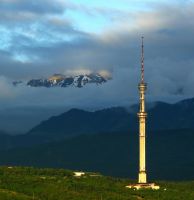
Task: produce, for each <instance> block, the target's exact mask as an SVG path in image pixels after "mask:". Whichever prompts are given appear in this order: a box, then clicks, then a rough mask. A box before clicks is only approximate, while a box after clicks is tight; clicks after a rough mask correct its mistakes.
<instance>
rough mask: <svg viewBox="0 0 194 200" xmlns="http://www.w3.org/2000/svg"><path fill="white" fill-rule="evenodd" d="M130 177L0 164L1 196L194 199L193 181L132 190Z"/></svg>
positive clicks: (21, 199) (4, 199)
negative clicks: (128, 186) (2, 165)
mask: <svg viewBox="0 0 194 200" xmlns="http://www.w3.org/2000/svg"><path fill="white" fill-rule="evenodd" d="M131 182H132V181H130V180H127V179H118V178H111V177H105V176H90V174H89V173H88V174H86V175H85V176H83V177H81V178H76V177H74V176H73V173H72V172H71V171H67V170H62V169H61V170H59V169H58V170H56V169H36V168H29V167H28V168H27V167H22V168H21V167H13V168H8V167H1V168H0V199H1V200H30V199H31V200H142V199H143V200H179V199H180V200H193V199H194V181H193V182H192V181H191V182H158V184H159V185H160V186H161V189H160V190H158V191H152V190H141V191H137V190H132V189H127V188H125V186H126V185H127V184H129V183H131Z"/></svg>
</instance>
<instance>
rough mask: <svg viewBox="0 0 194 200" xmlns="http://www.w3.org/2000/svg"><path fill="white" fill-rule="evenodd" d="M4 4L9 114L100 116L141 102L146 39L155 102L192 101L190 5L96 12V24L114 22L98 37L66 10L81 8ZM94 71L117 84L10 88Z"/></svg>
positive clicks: (1, 54) (4, 94) (3, 70)
mask: <svg viewBox="0 0 194 200" xmlns="http://www.w3.org/2000/svg"><path fill="white" fill-rule="evenodd" d="M1 2H3V4H2V5H3V6H1V7H0V11H1V13H2V15H1V16H0V21H1V25H0V32H1V33H2V34H1V35H2V36H3V37H1V39H0V48H1V50H0V74H1V76H2V77H1V78H0V92H1V94H0V103H1V105H3V106H5V107H7V108H9V107H12V108H13V107H19V108H21V107H24V106H25V107H30V108H32V107H34V106H35V107H44V106H46V107H47V108H51V107H57V106H61V107H62V108H63V109H67V108H72V107H80V108H88V109H97V108H100V107H111V106H117V105H124V106H127V105H129V104H130V103H135V102H137V100H138V90H137V84H138V82H139V73H140V52H141V49H140V48H141V41H140V38H141V36H142V35H144V36H145V78H146V81H147V82H148V93H147V94H148V95H147V98H148V99H149V101H153V100H161V99H162V100H166V101H175V100H178V99H181V98H186V97H188V96H192V94H193V93H194V89H193V87H192V85H193V84H194V83H193V80H194V79H193V76H194V57H193V52H194V40H193V35H194V22H193V20H192V19H193V17H194V13H193V8H194V3H192V2H187V3H185V4H184V3H183V4H176V3H174V4H173V3H171V4H168V3H165V4H161V3H157V4H156V3H154V4H152V6H150V9H147V8H146V9H143V10H141V12H140V11H139V10H138V11H137V10H129V11H126V10H124V11H122V9H121V10H120V9H119V10H118V12H117V10H111V9H112V8H111V9H108V8H107V9H106V8H104V10H100V8H98V10H96V11H95V12H98V13H97V15H96V16H99V15H102V16H104V17H105V18H106V17H108V18H109V19H108V21H109V23H108V24H107V26H106V27H105V29H104V30H103V31H100V33H96V34H95V33H93V32H86V31H85V30H81V29H78V28H77V27H76V25H75V22H74V20H71V18H70V17H69V16H68V12H67V10H68V9H72V10H73V9H74V12H76V9H77V10H79V9H82V10H83V8H80V7H79V6H78V7H76V8H73V7H71V5H70V4H68V3H63V2H62V1H57V2H55V1H41V2H40V3H37V4H36V5H32V2H31V1H25V2H24V1H21V0H20V1H19V0H18V1H12V2H11V1H1ZM55 3H56V4H55ZM8 4H9V5H8ZM11 4H12V5H11ZM53 4H55V6H53ZM5 5H7V7H6V6H5ZM43 5H44V6H43ZM12 7H13V8H12ZM37 7H39V8H37ZM36 8H37V10H36ZM41 9H42V10H41ZM87 9H90V8H89V7H88V8H87ZM93 9H94V8H92V9H91V10H89V11H91V12H93ZM10 12H13V15H11V14H10ZM82 12H86V11H82ZM105 12H106V13H105ZM88 15H89V14H88ZM108 15H109V16H108ZM14 16H15V18H14ZM96 16H95V17H96ZM111 17H113V18H114V19H112V20H110V18H111ZM91 18H92V16H91ZM80 23H81V22H80ZM94 23H95V21H94ZM88 26H90V24H88ZM91 71H95V72H99V73H102V74H105V75H107V76H108V75H110V74H111V75H112V76H113V80H112V81H109V82H108V83H106V84H104V85H101V86H95V85H89V86H86V87H84V88H82V89H77V88H62V89H61V88H58V89H57V88H53V89H46V88H28V87H17V88H15V87H13V86H12V85H11V80H20V79H21V80H28V79H31V78H40V77H47V76H50V75H52V74H54V73H64V74H70V73H88V72H91ZM59 110H60V109H59ZM59 110H58V111H57V112H60V111H59ZM61 112H62V110H61Z"/></svg>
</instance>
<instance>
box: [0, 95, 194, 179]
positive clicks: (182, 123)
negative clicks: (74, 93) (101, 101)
mask: <svg viewBox="0 0 194 200" xmlns="http://www.w3.org/2000/svg"><path fill="white" fill-rule="evenodd" d="M136 110H137V105H135V106H133V107H132V109H126V108H122V107H115V108H108V109H103V110H98V111H94V112H90V111H84V110H80V109H71V110H69V111H68V112H65V113H63V114H61V115H59V116H53V117H51V118H49V119H47V120H45V121H43V122H41V123H40V124H39V125H37V126H35V127H34V128H32V129H31V130H30V131H29V132H28V133H26V134H24V135H16V136H10V135H7V134H5V133H3V132H2V133H1V134H0V150H1V151H0V158H1V159H0V164H1V165H33V166H41V167H59V168H61V167H63V168H70V169H81V170H89V171H99V172H102V173H104V174H107V175H113V176H123V177H126V176H130V177H132V178H133V177H134V178H135V175H136V174H137V169H138V159H137V158H138V118H137V115H136ZM147 125H148V126H147V138H148V139H147V143H148V146H147V149H148V151H147V152H148V161H149V162H148V168H149V170H150V178H151V179H155V178H159V179H171V180H172V179H173V180H174V179H179V180H183V179H185V180H187V179H194V176H193V174H194V173H193V169H194V157H193V153H194V99H186V100H183V101H180V102H177V103H175V104H168V103H164V102H156V103H155V104H154V106H151V107H150V108H149V109H148V124H147Z"/></svg>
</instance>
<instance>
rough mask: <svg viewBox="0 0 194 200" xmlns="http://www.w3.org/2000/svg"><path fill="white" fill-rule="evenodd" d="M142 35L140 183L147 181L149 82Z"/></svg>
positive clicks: (139, 115)
mask: <svg viewBox="0 0 194 200" xmlns="http://www.w3.org/2000/svg"><path fill="white" fill-rule="evenodd" d="M143 39H144V38H143V37H142V46H141V48H142V52H141V81H140V83H139V85H138V89H139V97H140V106H139V112H138V113H137V115H138V117H139V176H138V183H147V175H146V129H145V127H146V118H147V113H146V111H145V92H146V89H147V84H146V83H145V82H144V43H143V42H144V41H143Z"/></svg>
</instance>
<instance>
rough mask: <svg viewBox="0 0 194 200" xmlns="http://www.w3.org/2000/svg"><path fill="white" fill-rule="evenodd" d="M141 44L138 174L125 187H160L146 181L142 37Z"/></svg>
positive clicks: (145, 85) (145, 87)
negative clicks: (133, 181)
mask: <svg viewBox="0 0 194 200" xmlns="http://www.w3.org/2000/svg"><path fill="white" fill-rule="evenodd" d="M141 39H142V44H141V80H140V83H139V85H138V89H139V98H140V102H139V112H138V113H137V116H138V118H139V174H138V183H137V184H131V185H128V186H126V187H128V188H136V189H141V188H149V189H159V188H160V187H159V186H157V185H155V183H148V182H147V173H146V118H147V113H146V110H145V93H146V89H147V84H146V83H145V82H144V37H142V38H141Z"/></svg>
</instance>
